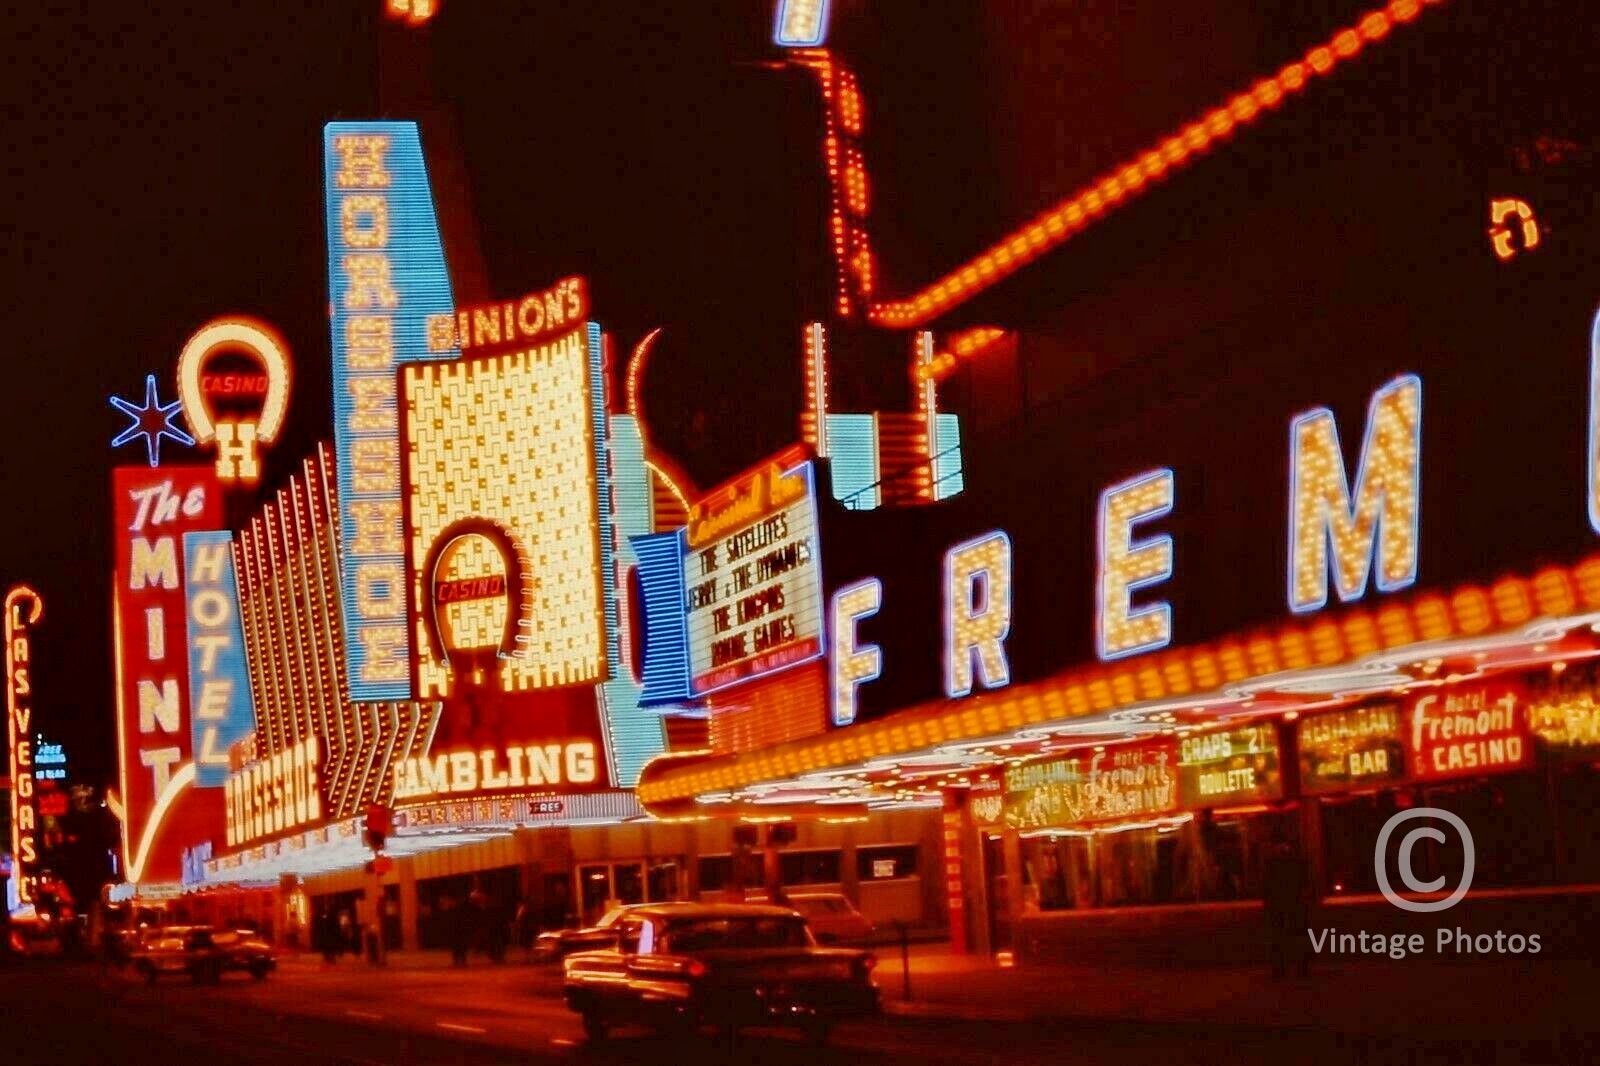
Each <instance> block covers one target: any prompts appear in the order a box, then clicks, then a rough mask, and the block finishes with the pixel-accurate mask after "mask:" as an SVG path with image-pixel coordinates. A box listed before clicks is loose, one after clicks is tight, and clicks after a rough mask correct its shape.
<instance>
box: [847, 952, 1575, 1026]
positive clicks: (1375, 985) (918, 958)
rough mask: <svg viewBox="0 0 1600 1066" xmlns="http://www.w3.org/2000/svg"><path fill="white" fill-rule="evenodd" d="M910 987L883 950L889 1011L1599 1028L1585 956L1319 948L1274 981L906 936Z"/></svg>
mask: <svg viewBox="0 0 1600 1066" xmlns="http://www.w3.org/2000/svg"><path fill="white" fill-rule="evenodd" d="M910 969H911V998H910V999H909V1000H907V999H906V998H905V996H904V991H903V974H904V970H903V968H902V966H901V963H900V954H899V952H898V951H897V950H881V949H880V952H879V963H878V970H877V976H878V984H879V985H880V986H881V987H882V989H883V996H884V1009H885V1010H886V1011H888V1012H889V1013H891V1014H899V1015H909V1016H918V1017H944V1018H963V1019H968V1020H974V1021H976V1020H985V1021H1043V1020H1059V1021H1066V1022H1074V1021H1076V1022H1090V1021H1095V1022H1131V1023H1140V1024H1143V1025H1150V1026H1168V1025H1170V1026H1174V1027H1194V1026H1204V1027H1205V1028H1206V1029H1207V1030H1208V1031H1215V1030H1217V1029H1239V1030H1259V1029H1313V1030H1319V1031H1323V1032H1328V1033H1344V1034H1349V1035H1353V1036H1354V1035H1360V1036H1368V1037H1371V1036H1391V1035H1392V1036H1397V1037H1418V1036H1423V1035H1438V1036H1442V1037H1449V1038H1451V1039H1481V1040H1496V1039H1500V1040H1503V1039H1507V1038H1513V1039H1528V1038H1533V1039H1544V1038H1549V1037H1551V1036H1552V1035H1557V1034H1561V1033H1564V1032H1566V1033H1570V1032H1579V1033H1590V1034H1593V1033H1600V1017H1597V1014H1596V1012H1595V1010H1594V1005H1593V990H1594V989H1595V988H1597V987H1600V984H1597V983H1596V982H1597V980H1600V967H1597V966H1596V964H1595V963H1594V962H1593V961H1592V960H1578V961H1574V960H1554V959H1552V960H1540V959H1538V958H1537V957H1526V956H1523V957H1518V958H1495V959H1485V960H1477V961H1470V962H1458V961H1440V960H1432V959H1426V958H1408V959H1404V960H1393V959H1389V958H1387V957H1367V958H1360V959H1352V958H1350V957H1348V956H1344V957H1340V958H1337V959H1329V958H1327V957H1323V958H1322V959H1321V960H1320V961H1318V960H1313V964H1312V968H1311V975H1310V976H1309V977H1306V978H1298V977H1293V978H1289V979H1287V980H1284V981H1274V980H1272V978H1271V975H1270V973H1269V972H1268V971H1267V969H1266V968H1265V967H1259V968H1257V967H1225V968H1215V969H1193V968H1183V969H1179V968H1162V967H1148V966H1129V965H1116V966H1072V965H1062V964H1036V965H1027V964H1023V965H1021V966H1018V967H1016V968H1001V967H1000V966H998V965H997V964H996V963H995V961H994V960H993V959H989V958H983V957H974V956H961V955H955V954H952V953H950V951H949V950H948V948H945V947H943V946H940V947H936V948H935V947H923V948H917V947H913V948H912V951H911V966H910Z"/></svg>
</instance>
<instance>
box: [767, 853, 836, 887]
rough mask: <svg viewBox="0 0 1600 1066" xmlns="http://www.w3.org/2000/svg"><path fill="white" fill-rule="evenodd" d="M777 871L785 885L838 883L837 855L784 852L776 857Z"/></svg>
mask: <svg viewBox="0 0 1600 1066" xmlns="http://www.w3.org/2000/svg"><path fill="white" fill-rule="evenodd" d="M778 871H779V875H780V876H781V877H782V878H783V883H784V884H786V885H836V884H838V883H839V853H838V852H837V851H786V852H784V853H783V854H782V855H780V856H778Z"/></svg>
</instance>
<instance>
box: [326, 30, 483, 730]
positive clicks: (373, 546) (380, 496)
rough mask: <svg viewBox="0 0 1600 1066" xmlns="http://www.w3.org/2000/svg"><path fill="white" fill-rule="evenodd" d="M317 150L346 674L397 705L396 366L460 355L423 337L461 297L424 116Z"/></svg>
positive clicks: (401, 657) (404, 689)
mask: <svg viewBox="0 0 1600 1066" xmlns="http://www.w3.org/2000/svg"><path fill="white" fill-rule="evenodd" d="M412 10H413V12H414V10H415V9H414V8H413V9H412ZM323 145H324V164H325V193H326V199H327V223H328V278H329V284H330V290H331V291H330V293H329V301H330V303H331V305H332V330H333V409H334V450H335V452H336V455H337V464H336V467H337V471H338V478H339V491H338V504H339V529H340V538H339V550H340V555H341V559H340V563H341V566H340V573H341V582H342V584H341V590H342V600H343V608H344V610H343V619H344V629H345V647H346V672H347V676H348V681H349V686H350V696H351V698H352V699H354V700H357V701H368V700H372V701H382V700H401V699H406V698H408V697H409V696H410V695H411V658H412V651H413V644H412V638H411V629H410V627H409V626H408V625H407V621H406V610H405V606H406V587H405V580H404V573H405V536H404V530H403V528H402V520H401V471H400V465H401V464H400V421H399V410H398V406H397V394H396V391H395V389H396V385H395V368H396V367H397V366H400V365H404V364H406V363H411V362H416V361H418V360H425V359H431V358H436V357H440V356H446V357H448V356H452V355H455V354H457V353H456V352H454V351H453V350H445V351H433V350H430V348H429V345H428V333H427V321H428V319H429V317H430V316H434V315H450V314H453V313H454V311H455V301H454V300H453V299H452V298H451V294H450V274H449V271H448V269H447V268H446V264H445V258H444V245H443V243H442V241H441V239H440V236H439V223H438V219H437V218H436V216H435V214H434V209H433V197H432V193H431V191H430V187H429V184H428V173H427V167H426V165H425V163H424V161H423V156H422V140H421V137H420V136H419V134H418V132H417V126H416V123H414V122H332V123H329V124H328V126H327V127H326V129H325V131H324V134H323Z"/></svg>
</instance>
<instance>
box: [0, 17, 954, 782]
mask: <svg viewBox="0 0 1600 1066" xmlns="http://www.w3.org/2000/svg"><path fill="white" fill-rule="evenodd" d="M835 6H836V7H838V8H839V9H840V10H841V12H848V10H849V9H850V8H851V7H852V6H854V5H852V4H850V3H848V2H846V3H843V4H836V5H835ZM381 8H382V5H381V3H380V0H319V2H315V3H310V2H290V3H284V2H282V0H271V2H269V0H238V2H218V3H204V4H198V3H196V4H178V3H164V2H159V0H158V2H155V3H147V4H137V5H107V4H104V3H99V2H94V3H90V2H88V0H79V2H77V3H67V4H55V5H49V6H48V7H46V6H43V5H28V6H27V8H26V10H25V11H23V12H21V13H20V14H19V13H13V15H12V18H11V20H10V26H9V32H8V34H7V35H6V38H7V44H6V45H5V53H6V54H5V56H4V65H5V68H6V70H7V82H8V90H7V96H8V98H9V99H10V100H11V101H13V106H12V107H11V108H10V109H9V111H8V123H7V124H8V127H9V130H10V136H9V137H8V138H7V140H8V142H9V144H10V151H9V152H8V161H7V165H6V194H7V195H6V197H5V201H6V205H7V206H6V215H7V219H6V227H5V228H6V231H7V233H8V237H7V240H6V241H5V248H4V253H3V254H4V256H5V260H4V263H5V266H4V276H5V277H6V278H7V279H8V281H9V288H10V292H11V294H12V295H11V299H10V300H9V301H8V317H9V319H10V321H11V324H12V336H13V339H14V343H13V350H12V353H11V358H10V359H9V361H8V362H9V365H10V366H11V368H12V377H11V379H10V380H9V382H8V383H7V387H6V389H5V390H4V391H5V400H4V403H5V411H6V417H4V418H3V419H0V447H3V448H4V451H5V454H6V455H8V456H9V457H10V461H9V462H8V463H6V464H4V465H3V466H0V491H3V493H4V498H5V499H6V500H8V501H10V510H11V519H10V521H8V522H7V523H6V525H5V530H4V533H3V548H0V581H3V582H4V583H5V584H6V585H10V584H11V583H13V582H19V581H26V582H29V583H32V584H33V585H34V586H35V587H36V588H38V589H39V591H40V592H41V593H42V594H43V596H44V598H45V601H46V614H45V621H44V623H43V627H42V629H41V630H40V631H39V634H38V637H37V640H36V652H35V654H36V656H37V657H38V658H39V660H40V661H39V663H38V665H37V667H36V677H37V681H36V684H37V686H38V691H39V696H38V704H37V706H38V711H39V714H38V722H39V726H40V728H41V729H42V730H43V731H44V732H45V733H47V734H49V735H51V736H52V737H55V738H58V739H61V740H64V741H65V742H66V744H67V746H68V751H69V754H70V756H71V758H72V760H73V764H74V767H75V769H74V776H75V777H76V778H78V779H79V780H83V781H90V782H96V783H107V782H109V781H111V780H112V779H113V775H114V772H115V763H114V758H115V756H114V748H115V739H114V727H113V724H112V723H113V716H112V707H111V700H112V685H111V663H110V648H109V645H110V604H109V584H108V576H109V570H110V567H111V541H110V530H109V529H108V526H109V523H110V515H109V506H108V500H109V482H110V468H111V467H112V466H113V465H114V464H116V463H132V462H142V461H143V448H142V445H139V444H135V445H132V446H129V447H126V448H123V449H119V450H117V451H116V452H113V450H112V449H111V448H110V446H109V442H110V439H111V437H112V436H113V435H115V434H116V433H117V432H118V431H119V430H121V429H122V428H123V426H124V425H125V424H126V422H125V419H124V418H123V416H121V415H120V414H118V413H117V412H115V411H114V410H112V409H111V407H110V406H109V404H108V402H107V401H108V397H109V396H110V395H111V394H113V393H115V394H118V395H122V396H127V397H130V398H135V399H138V398H140V397H142V394H143V381H144V376H145V375H146V374H148V373H154V374H156V375H157V377H158V381H159V382H160V387H161V392H162V397H163V399H164V400H171V399H175V398H176V392H175V388H174V385H173V373H174V369H175V364H176V358H177V353H178V351H179V350H180V348H181V347H182V344H183V342H184V341H185V339H187V337H188V336H189V335H190V334H191V333H192V332H193V331H194V330H195V329H196V328H198V327H199V326H200V325H201V324H202V323H204V322H206V321H208V320H209V319H211V318H213V317H215V316H217V315H220V314H224V313H230V312H232V313H245V314H251V315H255V316H258V317H260V318H263V319H265V320H267V321H268V322H270V323H272V324H274V325H275V326H276V327H277V328H278V329H279V330H280V331H281V332H282V333H283V334H284V336H285V338H286V339H287V341H288V343H289V345H290V348H291V351H292V353H293V356H294V359H295V363H296V367H297V371H298V376H297V379H296V382H295V387H294V391H293V394H292V397H291V400H290V409H289V424H288V426H287V428H286V430H285V433H284V435H283V437H282V438H280V440H279V442H278V443H277V445H275V446H274V447H273V449H272V450H271V452H270V453H268V455H267V457H266V473H265V477H264V479H263V485H262V487H263V489H269V488H274V487H276V486H277V485H279V484H281V483H282V482H283V481H284V479H285V478H286V477H287V476H289V474H291V473H292V472H293V470H294V469H295V468H296V467H297V466H298V464H299V461H300V459H301V458H302V457H303V456H305V455H306V454H308V453H309V451H310V450H311V448H312V447H313V445H314V444H315V442H316V441H317V440H319V439H327V438H329V437H331V422H330V412H329V399H328V386H327V380H328V374H329V369H328V356H327V352H328V332H327V319H326V302H327V295H326V291H327V290H326V285H327V269H326V251H325V244H324V233H323V206H322V160H321V145H322V133H321V128H322V125H323V123H324V122H326V121H328V120H330V119H334V118H378V117H396V118H404V117H412V116H411V115H409V114H408V113H407V112H406V110H405V109H404V106H403V97H404V96H405V94H406V93H409V92H419V91H422V90H421V89H420V88H419V87H420V86H424V85H426V84H427V80H428V78H427V76H428V72H427V71H422V70H410V69H406V67H407V63H406V61H405V60H404V58H401V59H391V62H390V68H389V70H388V71H387V73H386V75H385V73H384V72H383V70H382V58H381V56H382V54H383V49H384V46H382V45H381V44H380V42H381V41H383V40H384V39H385V35H386V34H387V35H390V36H389V41H390V43H391V45H392V44H393V43H394V39H393V36H392V35H393V34H395V33H397V32H404V31H398V30H395V29H393V28H386V24H385V20H384V19H383V18H382V15H381ZM771 14H772V13H771V5H770V4H768V3H766V2H764V0H753V2H752V0H710V2H708V0H675V2H668V3H657V4H628V5H618V6H617V7H616V9H615V11H613V12H612V13H610V14H606V13H603V12H600V11H598V10H597V8H596V6H595V5H592V4H589V3H559V2H541V3H537V4H528V3H516V2H510V0H506V2H499V0H446V2H445V3H444V5H443V12H442V14H441V15H440V16H439V18H438V19H437V20H436V21H435V23H434V24H433V25H432V26H431V27H430V29H429V31H428V33H429V34H430V35H431V38H432V40H431V44H430V49H431V54H432V56H433V57H434V60H435V62H434V69H433V70H432V72H431V74H432V81H433V84H434V93H435V97H436V98H437V99H441V100H444V101H447V102H448V103H449V104H450V105H452V118H453V120H454V123H455V127H456V130H457V132H458V133H459V143H460V146H461V150H462V156H463V157H464V158H465V160H466V167H467V175H468V179H469V180H468V196H467V198H466V199H465V200H464V201H463V203H467V202H470V205H471V208H472V214H473V216H474V217H475V219H476V222H477V235H478V240H479V244H480V247H481V251H482V256H483V260H484V262H485V263H486V265H487V268H488V279H489V286H490V288H491V290H492V295H494V296H503V297H514V296H518V295H520V294H522V293H524V292H527V291H530V290H532V289H535V288H539V287H543V286H545V285H547V284H549V283H550V282H552V281H554V280H556V279H557V278H559V277H562V276H565V275H567V274H573V273H580V274H584V275H587V276H588V277H589V278H590V279H591V294H592V299H593V303H594V308H595V315H596V317H597V318H598V319H599V320H600V321H601V322H602V323H603V324H604V325H605V327H606V328H607V330H608V331H609V332H611V333H612V335H613V337H614V339H615V341H616V347H617V349H618V355H619V358H622V359H625V358H626V354H627V352H628V350H630V349H631V347H632V345H633V343H634V342H635V341H636V340H637V339H638V338H639V337H640V336H641V335H642V334H643V333H644V332H645V331H647V330H649V329H650V328H652V327H654V326H658V325H659V326H664V327H666V331H665V333H664V334H663V336H662V338H661V341H660V342H659V344H658V345H657V348H656V355H655V360H654V362H653V364H652V369H651V373H650V374H649V376H648V380H647V383H646V391H645V403H646V406H647V409H648V410H649V412H650V416H651V421H652V423H653V425H654V427H655V430H656V433H657V436H658V438H659V440H660V442H661V444H662V446H663V447H664V448H665V449H666V450H667V451H669V452H670V453H672V454H674V455H675V456H676V457H678V458H679V459H680V461H681V462H682V463H683V465H684V466H685V467H686V469H687V470H688V471H689V473H690V475H691V476H692V477H693V478H695V479H696V480H697V481H698V482H700V483H701V484H703V485H704V484H710V483H713V482H715V481H718V480H721V479H722V478H724V477H726V476H728V475H730V474H732V473H734V472H736V471H737V470H738V469H740V468H741V467H743V466H745V465H748V464H749V463H752V462H754V461H756V460H757V459H759V458H760V457H761V456H762V455H763V454H765V453H766V452H769V451H771V450H773V449H775V448H777V447H779V446H781V445H783V444H785V443H788V442H789V441H791V440H792V439H794V436H795V427H794V418H795V415H796V413H797V411H798V408H799V404H800V383H799V375H798V372H797V370H796V365H797V358H798V356H797V353H798V351H799V344H798V338H799V336H800V325H799V323H801V322H803V321H804V320H805V319H806V318H807V317H810V315H811V313H812V311H813V309H814V308H815V307H817V306H818V305H820V304H821V302H822V301H825V300H826V299H827V295H828V293H827V290H826V287H825V286H826V284H827V279H828V273H827V272H828V270H829V269H831V268H830V264H829V263H828V261H827V260H826V258H825V255H826V250H825V246H824V245H823V243H822V240H821V227H822V217H823V216H822V204H823V202H824V196H825V186H824V185H823V183H822V178H821V174H820V170H819V167H818V163H817V141H816V135H815V131H816V130H817V128H818V127H817V122H818V119H817V114H818V112H817V110H816V107H817V105H816V103H815V101H814V92H813V91H811V90H809V89H808V87H807V86H806V84H805V83H804V82H803V81H802V80H801V79H800V78H799V77H798V76H796V75H792V74H782V73H777V72H774V71H771V70H764V69H760V68H759V67H757V66H755V65H754V63H755V62H759V61H763V60H770V59H771V58H772V57H773V50H772V48H771V45H770V41H769V37H770V30H771V22H770V20H771ZM423 54H427V53H426V52H424V53H423ZM936 61H937V56H936V55H933V54H926V55H923V56H921V57H920V59H917V58H915V57H914V63H913V66H915V63H917V62H920V63H921V64H923V69H922V76H923V77H928V76H930V75H931V74H932V73H933V71H934V68H935V66H936ZM397 67H398V68H400V69H396V68H397ZM380 85H384V86H386V87H387V91H380ZM397 86H398V89H397V88H396V87H397ZM397 99H401V100H402V105H401V106H392V105H391V106H388V107H386V106H385V105H386V103H389V102H391V101H394V100H397ZM19 104H20V105H19ZM969 125H970V123H969ZM424 136H425V137H426V136H427V127H426V124H425V126H424ZM164 445H165V447H164V451H163V458H164V460H165V461H166V462H167V463H173V462H191V461H204V462H209V461H210V460H209V457H208V456H205V455H200V454H196V453H190V454H188V455H185V454H184V453H185V452H186V451H187V450H186V449H183V448H178V447H172V446H171V445H170V442H164Z"/></svg>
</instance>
